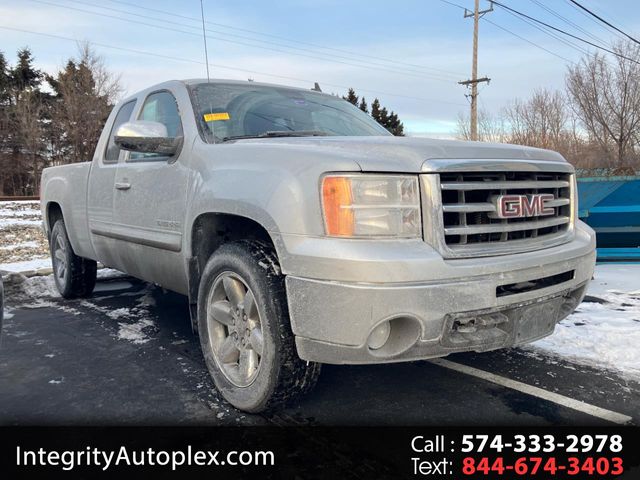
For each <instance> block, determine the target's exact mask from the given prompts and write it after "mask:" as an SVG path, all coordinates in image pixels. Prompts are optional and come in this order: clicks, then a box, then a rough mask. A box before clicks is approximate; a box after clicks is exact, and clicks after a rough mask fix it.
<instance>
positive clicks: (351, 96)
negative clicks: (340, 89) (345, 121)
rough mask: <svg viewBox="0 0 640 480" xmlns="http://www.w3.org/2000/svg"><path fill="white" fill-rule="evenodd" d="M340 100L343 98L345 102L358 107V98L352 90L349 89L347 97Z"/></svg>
mask: <svg viewBox="0 0 640 480" xmlns="http://www.w3.org/2000/svg"><path fill="white" fill-rule="evenodd" d="M342 98H344V99H345V100H346V101H347V102H349V103H352V104H353V105H355V106H356V107H357V106H358V96H357V95H356V91H355V90H354V89H353V88H350V89H349V92H348V93H347V96H346V97H342Z"/></svg>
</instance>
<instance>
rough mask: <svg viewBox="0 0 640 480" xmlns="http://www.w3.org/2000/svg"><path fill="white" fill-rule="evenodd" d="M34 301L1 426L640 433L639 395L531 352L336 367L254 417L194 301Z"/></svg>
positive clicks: (146, 291)
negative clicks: (208, 341)
mask: <svg viewBox="0 0 640 480" xmlns="http://www.w3.org/2000/svg"><path fill="white" fill-rule="evenodd" d="M42 282H46V277H43V280H42ZM31 290H32V291H31V292H29V291H27V292H25V290H24V289H23V288H19V287H18V286H16V285H11V284H10V285H8V286H7V305H8V309H7V311H8V315H7V317H8V318H6V319H5V325H4V329H3V332H2V343H1V345H0V392H2V395H0V424H2V425H62V424H64V425H77V424H89V425H95V424H98V425H122V424H162V425H169V424H182V425H188V424H199V425H230V424H241V425H256V424H273V423H276V424H319V425H341V424H349V425H429V424H434V425H608V424H613V423H618V424H620V423H631V424H636V425H637V424H639V423H640V384H639V383H637V382H634V381H630V380H625V379H623V378H621V377H619V376H617V375H616V374H614V373H612V372H609V371H603V370H597V369H593V368H589V367H585V366H582V365H578V364H574V363H571V362H568V361H566V360H562V359H559V358H556V357H547V356H544V355H542V354H540V353H534V352H531V351H529V350H522V349H511V350H504V351H497V352H491V353H484V354H457V355H452V356H450V357H448V358H447V359H446V360H445V361H444V362H440V361H436V362H429V361H424V362H414V363H405V364H392V365H375V366H330V365H326V366H324V367H323V373H322V376H321V378H320V381H319V383H318V386H317V388H316V389H315V390H314V391H313V392H312V394H311V395H309V396H307V397H306V398H304V399H303V400H302V401H300V402H299V403H298V404H296V405H292V406H290V407H289V408H287V409H286V410H284V411H281V412H278V413H275V414H269V415H247V414H244V413H242V412H239V411H237V410H235V409H233V408H232V407H230V406H229V405H228V404H226V403H225V402H224V401H223V400H222V399H221V398H220V397H219V396H218V395H217V394H216V392H215V389H214V387H213V384H212V382H211V381H210V379H209V376H208V373H207V370H206V368H205V365H204V361H203V359H202V357H201V353H200V347H199V344H198V340H197V338H196V336H195V335H193V334H192V333H191V328H190V324H189V319H188V311H187V304H186V299H185V298H184V297H182V296H179V295H176V294H172V293H169V292H165V291H163V290H162V289H161V288H158V287H155V286H152V285H149V284H146V283H143V282H140V281H137V280H134V279H131V278H129V277H116V278H106V279H102V280H99V283H98V286H97V288H96V291H95V293H94V295H93V297H92V298H90V299H88V300H73V301H67V300H62V299H60V298H56V297H55V296H54V295H55V294H54V293H53V292H52V291H51V290H50V289H49V290H47V288H41V289H31ZM469 367H470V368H469Z"/></svg>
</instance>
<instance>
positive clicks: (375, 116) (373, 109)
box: [371, 98, 380, 123]
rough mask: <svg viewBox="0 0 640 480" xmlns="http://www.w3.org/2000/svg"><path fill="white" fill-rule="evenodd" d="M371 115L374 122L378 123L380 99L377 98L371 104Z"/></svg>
mask: <svg viewBox="0 0 640 480" xmlns="http://www.w3.org/2000/svg"><path fill="white" fill-rule="evenodd" d="M371 116H372V117H373V119H374V120H375V121H376V122H378V123H380V100H378V99H377V98H376V99H375V100H374V101H373V103H372V104H371Z"/></svg>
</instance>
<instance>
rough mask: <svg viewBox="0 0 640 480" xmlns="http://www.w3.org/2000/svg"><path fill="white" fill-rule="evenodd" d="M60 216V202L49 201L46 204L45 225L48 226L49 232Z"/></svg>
mask: <svg viewBox="0 0 640 480" xmlns="http://www.w3.org/2000/svg"><path fill="white" fill-rule="evenodd" d="M62 218H63V216H62V208H61V207H60V204H58V203H56V202H51V203H49V205H47V226H48V227H49V228H48V230H49V232H51V229H52V228H53V226H54V225H55V224H56V222H57V221H58V220H61V219H62Z"/></svg>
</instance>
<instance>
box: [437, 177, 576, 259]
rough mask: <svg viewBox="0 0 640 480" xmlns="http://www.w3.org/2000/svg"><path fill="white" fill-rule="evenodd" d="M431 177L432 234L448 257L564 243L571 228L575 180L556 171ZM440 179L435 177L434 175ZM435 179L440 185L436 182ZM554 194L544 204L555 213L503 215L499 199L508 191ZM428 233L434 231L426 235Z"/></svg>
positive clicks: (487, 253) (498, 252)
mask: <svg viewBox="0 0 640 480" xmlns="http://www.w3.org/2000/svg"><path fill="white" fill-rule="evenodd" d="M425 177H431V179H430V180H427V182H432V183H431V186H432V193H431V194H432V195H434V194H436V195H437V194H438V193H439V195H438V196H439V198H437V202H436V204H439V205H437V208H436V209H435V210H437V211H432V214H434V215H438V216H439V218H438V221H436V222H434V223H433V225H432V228H435V229H438V228H439V229H441V233H440V234H438V233H437V232H431V233H430V235H431V237H432V238H435V237H439V238H438V242H436V243H439V245H436V246H439V247H440V249H441V250H444V251H443V252H442V253H444V254H445V256H449V257H464V256H476V255H492V254H504V253H517V252H520V251H527V250H534V249H537V248H545V247H547V246H551V245H556V244H559V243H562V242H563V241H564V240H565V239H567V238H568V236H569V234H570V233H571V231H572V229H573V227H572V178H571V174H570V173H564V172H562V173H556V172H531V171H513V172H511V171H507V172H451V173H448V172H443V173H439V174H437V175H425ZM433 177H436V178H433ZM434 182H435V183H434ZM536 194H547V195H548V194H550V195H553V200H548V199H547V200H545V203H544V205H545V207H546V208H548V209H549V210H551V209H552V211H553V213H549V214H546V215H534V216H525V217H517V218H499V217H498V213H497V210H498V207H497V201H496V199H497V198H499V197H500V196H504V195H509V196H511V195H514V196H519V197H520V196H526V197H527V201H529V200H528V199H531V198H532V197H531V195H536ZM426 236H427V237H428V236H429V235H426Z"/></svg>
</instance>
